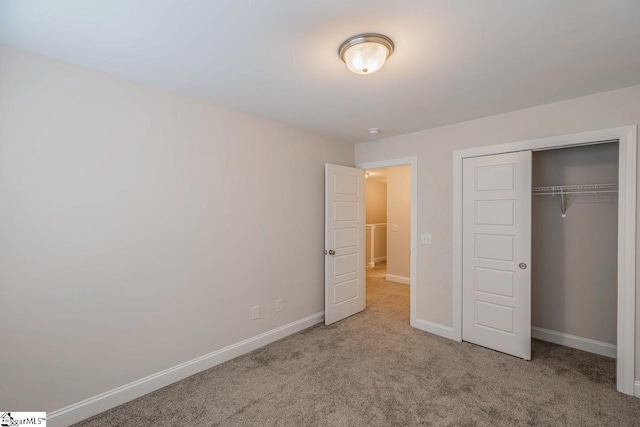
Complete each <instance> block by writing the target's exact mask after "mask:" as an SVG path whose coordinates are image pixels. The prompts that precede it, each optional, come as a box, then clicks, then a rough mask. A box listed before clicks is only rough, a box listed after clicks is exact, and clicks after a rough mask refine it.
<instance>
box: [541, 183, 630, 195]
mask: <svg viewBox="0 0 640 427" xmlns="http://www.w3.org/2000/svg"><path fill="white" fill-rule="evenodd" d="M617 192H618V184H585V185H553V186H550V187H533V189H532V194H533V195H534V196H546V195H551V196H560V195H563V194H564V195H567V194H597V193H617Z"/></svg>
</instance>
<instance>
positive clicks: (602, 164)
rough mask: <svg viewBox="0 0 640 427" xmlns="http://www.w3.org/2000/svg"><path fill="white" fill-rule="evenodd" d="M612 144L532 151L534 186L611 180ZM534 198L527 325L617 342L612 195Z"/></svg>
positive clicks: (615, 222) (614, 154)
mask: <svg viewBox="0 0 640 427" xmlns="http://www.w3.org/2000/svg"><path fill="white" fill-rule="evenodd" d="M617 183H618V143H616V142H614V143H606V144H598V145H589V146H582V147H572V148H566V149H559V150H549V151H539V152H534V153H533V186H534V187H544V186H555V185H581V184H617ZM565 206H566V218H562V215H561V201H560V197H559V196H551V195H547V196H534V197H533V200H532V271H531V275H532V276H531V278H532V286H531V293H532V296H531V297H532V300H531V302H532V307H531V324H532V327H534V328H535V327H538V328H544V329H547V330H551V331H555V332H559V333H562V334H569V335H575V336H578V337H582V338H588V339H591V340H596V341H600V342H604V343H608V344H613V345H615V344H616V320H617V318H616V311H617V256H618V254H617V242H618V240H617V232H618V195H617V193H606V194H596V195H584V194H583V195H573V196H565Z"/></svg>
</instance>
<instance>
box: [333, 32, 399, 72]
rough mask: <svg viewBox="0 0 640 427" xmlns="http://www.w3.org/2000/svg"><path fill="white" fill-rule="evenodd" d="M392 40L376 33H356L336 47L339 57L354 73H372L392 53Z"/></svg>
mask: <svg viewBox="0 0 640 427" xmlns="http://www.w3.org/2000/svg"><path fill="white" fill-rule="evenodd" d="M393 49H394V45H393V41H391V39H390V38H389V37H387V36H385V35H382V34H376V33H365V34H358V35H356V36H353V37H349V38H348V39H347V40H345V41H344V42H343V43H342V44H341V45H340V48H339V49H338V55H339V56H340V59H342V60H343V61H344V63H345V64H347V68H349V69H350V70H351V71H353V72H354V73H356V74H365V75H366V74H372V73H375V72H376V71H378V70H379V69H380V68H382V66H383V65H384V63H385V61H386V60H387V58H388V57H390V56H391V54H392V53H393Z"/></svg>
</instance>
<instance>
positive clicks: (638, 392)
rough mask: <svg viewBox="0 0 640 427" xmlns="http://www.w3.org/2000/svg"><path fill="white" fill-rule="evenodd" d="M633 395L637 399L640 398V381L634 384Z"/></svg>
mask: <svg viewBox="0 0 640 427" xmlns="http://www.w3.org/2000/svg"><path fill="white" fill-rule="evenodd" d="M633 395H634V396H635V397H640V381H636V382H635V383H634V384H633Z"/></svg>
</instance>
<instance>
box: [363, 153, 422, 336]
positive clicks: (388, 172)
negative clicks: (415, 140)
mask: <svg viewBox="0 0 640 427" xmlns="http://www.w3.org/2000/svg"><path fill="white" fill-rule="evenodd" d="M357 167H358V168H361V169H364V170H365V171H366V172H365V174H366V173H368V176H366V175H365V176H366V178H365V181H366V182H368V181H369V180H370V179H371V182H372V183H376V182H378V183H383V184H384V185H379V184H378V185H376V184H373V185H372V186H371V187H370V190H369V198H368V200H367V201H366V204H367V209H369V208H372V209H371V210H370V211H369V216H368V218H367V224H368V225H369V227H366V228H367V229H366V230H365V234H368V237H367V240H369V241H368V242H367V243H366V245H367V256H366V257H365V263H364V265H363V266H362V267H363V268H366V269H367V272H368V277H372V276H373V275H377V277H376V278H375V279H378V278H382V279H383V280H384V281H387V282H388V283H392V284H394V285H398V284H401V285H402V286H407V285H408V287H409V323H410V325H411V326H413V327H416V323H417V322H416V307H415V304H416V283H417V277H416V270H417V269H416V253H417V250H416V246H417V238H416V230H417V204H418V196H417V194H418V193H417V158H415V157H408V158H403V159H392V160H384V161H379V162H371V163H362V164H358V165H357ZM372 197H373V203H378V208H377V213H376V209H375V207H374V206H369V205H370V203H369V202H370V201H372ZM380 199H383V200H384V203H382V200H380ZM384 204H386V206H385V207H384V213H385V214H384V215H383V214H382V208H380V206H381V205H384ZM382 224H384V225H382ZM372 237H373V245H371V239H372ZM376 240H377V242H376ZM382 270H384V271H382Z"/></svg>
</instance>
